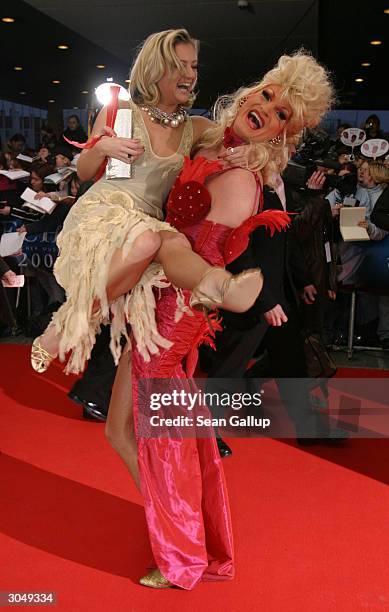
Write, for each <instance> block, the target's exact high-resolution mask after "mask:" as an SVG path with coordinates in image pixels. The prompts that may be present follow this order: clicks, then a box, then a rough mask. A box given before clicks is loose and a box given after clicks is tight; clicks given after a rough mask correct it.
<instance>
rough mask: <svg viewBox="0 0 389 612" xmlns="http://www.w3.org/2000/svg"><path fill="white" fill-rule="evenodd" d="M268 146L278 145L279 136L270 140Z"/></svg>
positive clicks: (280, 139) (279, 141)
mask: <svg viewBox="0 0 389 612" xmlns="http://www.w3.org/2000/svg"><path fill="white" fill-rule="evenodd" d="M269 142H270V144H274V145H279V144H281V142H282V138H281V136H277V137H276V138H272V139H271V140H269Z"/></svg>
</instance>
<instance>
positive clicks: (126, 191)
mask: <svg viewBox="0 0 389 612" xmlns="http://www.w3.org/2000/svg"><path fill="white" fill-rule="evenodd" d="M130 104H131V108H133V111H134V113H133V126H134V128H133V137H134V138H138V139H139V140H140V141H141V142H142V144H143V145H144V147H145V151H144V153H143V155H142V156H141V157H140V158H139V159H138V160H137V161H136V162H135V163H134V165H133V176H132V178H130V179H116V180H113V181H112V180H107V179H106V178H105V176H104V177H103V178H102V179H101V180H99V181H97V182H96V183H95V184H94V185H93V186H92V187H91V188H90V189H89V190H88V191H87V193H86V194H85V195H84V196H82V197H81V198H80V199H79V200H78V201H77V203H76V204H74V206H73V207H72V209H71V211H70V212H69V214H68V216H67V218H66V220H65V223H64V226H63V229H62V231H61V233H60V234H59V236H58V239H57V240H58V246H59V257H58V259H57V260H56V263H55V266H54V274H55V277H56V279H57V281H58V282H59V284H60V285H61V286H62V287H63V288H64V289H65V291H66V302H65V303H64V304H63V305H62V306H61V307H60V308H59V310H58V311H57V312H56V313H54V316H53V319H52V324H54V325H55V328H56V331H57V333H59V334H60V346H59V357H60V359H61V360H63V359H64V358H65V354H66V353H68V352H70V357H69V360H68V363H67V366H66V370H65V371H66V372H67V373H70V372H73V373H77V372H80V371H81V370H82V369H83V367H84V365H85V361H86V360H87V359H89V357H90V354H91V351H92V348H93V345H94V343H95V339H96V334H97V333H99V330H100V326H101V325H102V324H105V323H109V322H111V351H112V354H113V356H114V359H115V362H116V363H117V362H118V360H119V357H120V353H121V344H120V339H121V336H122V335H125V336H126V323H127V322H129V323H130V324H131V329H132V332H133V334H134V338H135V340H136V342H137V346H138V350H140V352H141V354H142V355H143V357H144V359H145V360H148V359H149V355H150V353H151V354H152V353H155V352H158V346H164V347H167V348H168V347H169V346H170V343H168V342H167V341H166V340H165V339H164V338H162V337H161V336H160V335H159V334H158V330H157V328H156V324H155V318H154V308H155V301H154V295H153V287H155V286H156V287H164V286H166V285H167V281H166V279H165V277H164V273H163V270H162V268H161V266H160V265H158V264H155V263H154V264H151V265H150V266H149V267H148V268H147V270H146V271H145V273H144V274H143V276H142V279H141V281H140V282H139V283H138V284H137V286H136V288H134V289H133V290H132V291H131V293H130V294H128V295H127V296H122V297H120V298H118V299H117V300H115V302H113V303H112V304H111V305H109V304H108V301H107V294H106V285H107V275H108V269H109V264H110V261H111V257H112V255H113V253H114V251H115V250H116V249H119V248H122V247H123V250H124V255H126V254H127V253H128V252H129V250H130V249H131V245H132V243H133V242H134V240H135V239H136V238H137V237H138V236H139V235H140V234H142V233H143V232H145V231H146V230H152V231H154V232H159V231H161V230H170V231H176V230H174V229H173V228H172V227H171V226H170V225H169V224H167V223H164V222H163V221H162V219H163V212H162V206H163V204H164V202H165V200H166V198H167V196H168V194H169V191H170V189H171V187H172V185H173V183H174V181H175V179H176V177H177V175H178V173H179V171H180V169H181V167H182V164H183V161H184V156H185V155H189V154H190V150H191V148H192V142H193V128H192V123H191V120H190V118H188V119H187V121H186V123H185V125H184V130H183V133H182V138H181V142H180V145H179V147H178V149H177V151H176V153H174V154H173V155H170V156H169V157H160V156H158V155H156V154H155V153H154V152H153V150H152V148H151V143H150V138H149V135H148V132H147V129H146V125H145V123H144V120H143V117H142V114H141V112H140V110H139V109H138V107H137V106H136V105H135V104H133V103H130ZM96 299H98V300H99V302H100V308H99V310H98V311H97V312H95V313H94V314H92V307H93V304H94V302H95V300H96ZM177 303H178V306H180V304H181V296H180V292H179V291H178V293H177Z"/></svg>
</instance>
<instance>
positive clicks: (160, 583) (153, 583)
mask: <svg viewBox="0 0 389 612" xmlns="http://www.w3.org/2000/svg"><path fill="white" fill-rule="evenodd" d="M139 582H140V584H142V585H143V586H147V587H151V588H152V589H169V588H170V587H172V586H174V585H173V584H172V583H171V582H169V580H167V579H166V578H165V577H164V576H162V574H161V572H160V571H159V569H155V570H153V571H152V572H150V574H147V576H143V578H141V579H140V580H139Z"/></svg>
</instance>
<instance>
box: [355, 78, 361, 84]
mask: <svg viewBox="0 0 389 612" xmlns="http://www.w3.org/2000/svg"><path fill="white" fill-rule="evenodd" d="M355 82H356V83H363V79H361V78H360V77H358V78H357V79H355Z"/></svg>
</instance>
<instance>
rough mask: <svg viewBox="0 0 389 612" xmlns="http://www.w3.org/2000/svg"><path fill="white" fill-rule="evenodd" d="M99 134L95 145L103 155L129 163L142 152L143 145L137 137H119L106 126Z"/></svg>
mask: <svg viewBox="0 0 389 612" xmlns="http://www.w3.org/2000/svg"><path fill="white" fill-rule="evenodd" d="M101 134H102V138H101V140H100V141H99V142H98V143H97V144H96V145H95V146H96V147H97V149H98V150H99V151H100V153H102V155H103V156H104V157H113V158H114V159H120V161H123V162H124V163H126V164H131V163H132V162H134V161H136V160H137V159H138V157H139V156H140V155H142V153H144V150H145V149H144V146H143V145H142V143H141V142H140V140H138V139H135V138H119V137H118V136H116V133H115V131H114V130H113V129H112V128H110V127H108V126H105V127H104V129H103V130H102V132H101Z"/></svg>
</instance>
